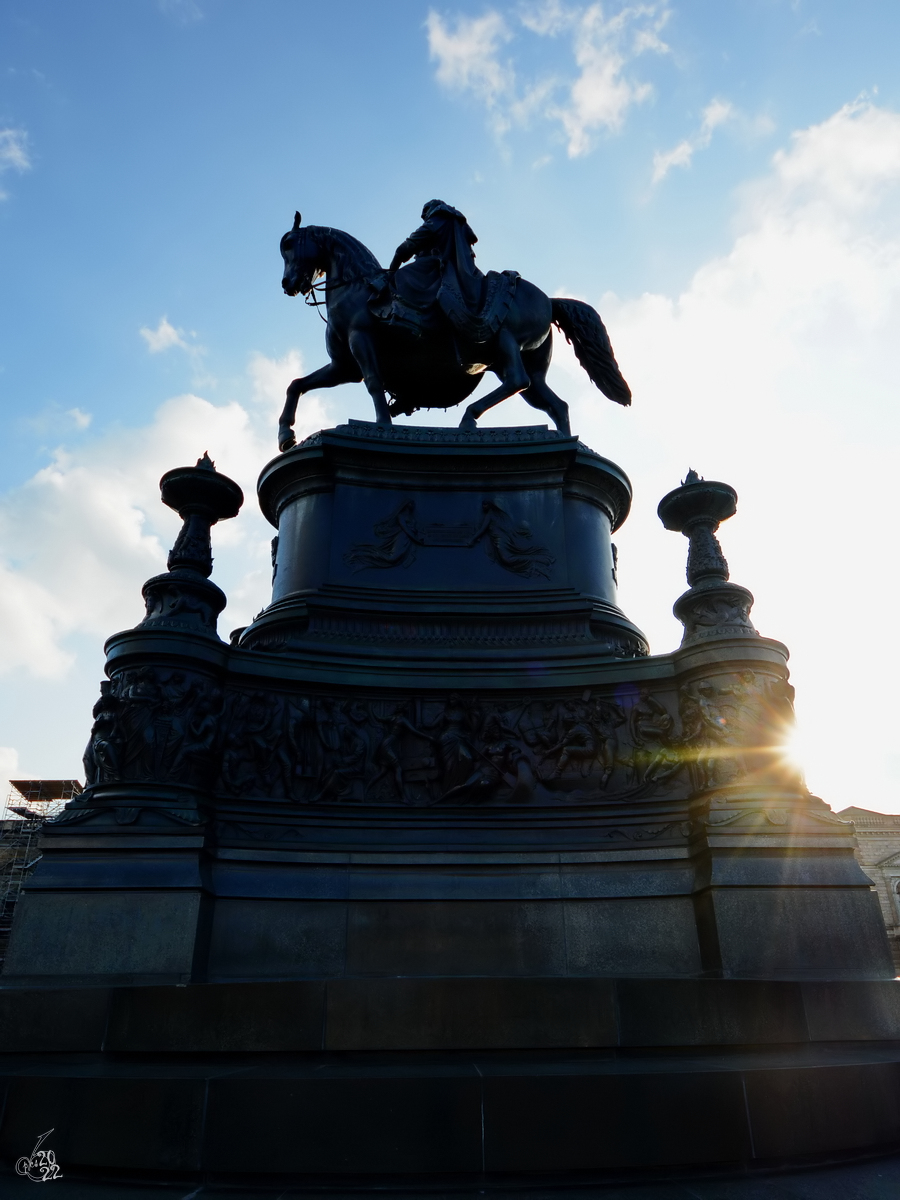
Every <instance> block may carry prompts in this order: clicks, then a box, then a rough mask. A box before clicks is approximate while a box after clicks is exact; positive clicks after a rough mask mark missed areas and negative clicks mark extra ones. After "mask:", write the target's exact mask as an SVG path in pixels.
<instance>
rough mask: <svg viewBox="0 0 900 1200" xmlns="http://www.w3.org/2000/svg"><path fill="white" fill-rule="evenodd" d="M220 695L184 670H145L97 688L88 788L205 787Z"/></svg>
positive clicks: (87, 763) (130, 672)
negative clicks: (129, 785) (129, 784)
mask: <svg viewBox="0 0 900 1200" xmlns="http://www.w3.org/2000/svg"><path fill="white" fill-rule="evenodd" d="M221 711H222V693H221V691H220V690H219V689H218V688H216V687H214V686H212V685H211V684H210V683H209V681H208V680H206V679H203V678H201V677H199V676H195V675H191V674H189V673H187V672H184V671H165V670H159V669H155V668H151V667H140V668H136V669H133V670H127V671H122V672H119V673H118V674H117V675H115V676H114V677H113V679H111V680H109V681H104V682H103V683H102V684H101V685H100V699H99V700H98V701H97V703H96V704H95V705H94V709H93V717H94V724H93V726H92V728H91V735H90V739H89V741H88V745H87V749H86V750H85V753H84V770H85V778H86V781H87V784H88V785H96V784H101V783H122V782H127V781H135V782H151V783H152V782H160V783H166V782H171V783H183V784H190V785H194V786H197V787H207V786H209V784H210V782H211V778H210V775H211V772H212V769H213V764H214V760H215V750H216V739H217V731H218V724H219V716H220V714H221Z"/></svg>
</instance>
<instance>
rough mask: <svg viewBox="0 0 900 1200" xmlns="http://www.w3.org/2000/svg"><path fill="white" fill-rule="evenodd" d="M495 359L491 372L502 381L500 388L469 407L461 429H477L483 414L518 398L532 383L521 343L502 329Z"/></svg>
mask: <svg viewBox="0 0 900 1200" xmlns="http://www.w3.org/2000/svg"><path fill="white" fill-rule="evenodd" d="M495 357H496V359H497V360H498V361H497V362H496V363H491V370H492V371H493V372H494V374H495V375H496V376H497V378H498V379H499V380H500V386H499V387H496V388H494V390H493V391H492V392H488V394H487V395H486V396H482V398H481V399H480V400H475V401H473V403H472V404H470V405H469V407H468V408H467V409H466V411H465V413H464V414H463V419H462V420H461V421H460V423H459V427H460V429H469V430H473V429H477V428H478V426H477V425H476V424H475V422H476V421H477V420H478V418H479V417H480V416H482V414H483V413H486V412H487V410H488V409H489V408H493V407H494V405H495V404H499V403H500V401H501V400H508V399H509V398H510V396H518V394H519V392H524V391H525V389H526V388H527V387H528V385H529V383H530V382H531V381H530V379H529V378H528V372H527V371H526V370H525V364H524V363H523V362H522V354H521V352H520V350H519V343H518V342H517V341H516V339H515V338H514V337H513V335H512V334H511V333H510V332H509V330H507V329H501V331H500V333H498V334H497V342H496V351H495Z"/></svg>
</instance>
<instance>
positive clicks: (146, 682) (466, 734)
mask: <svg viewBox="0 0 900 1200" xmlns="http://www.w3.org/2000/svg"><path fill="white" fill-rule="evenodd" d="M791 699H792V689H791V688H790V686H789V685H787V684H786V683H785V682H784V681H783V680H781V679H780V678H778V677H776V676H773V675H769V674H766V673H764V672H755V671H749V670H748V671H744V672H740V673H731V674H722V675H718V676H714V677H711V678H708V679H699V680H695V681H692V682H690V683H687V684H684V685H683V686H682V687H681V688H680V690H679V691H678V692H677V693H672V692H668V693H666V692H665V691H663V692H659V693H657V692H654V691H652V690H651V689H650V688H648V687H644V688H642V689H640V690H639V691H638V692H636V693H634V694H633V695H628V694H626V695H622V696H615V697H614V696H611V695H608V694H607V695H604V694H599V695H597V694H593V693H592V692H591V691H590V690H587V691H584V692H582V693H581V694H580V695H571V694H570V695H568V696H562V697H551V698H534V697H533V696H528V695H526V696H524V697H518V698H517V699H516V700H515V701H513V700H503V699H491V698H483V697H478V698H473V697H470V696H466V695H461V694H459V693H456V692H454V693H451V694H450V695H449V696H447V697H445V698H440V697H435V698H428V697H420V698H412V699H409V700H406V701H399V702H398V701H396V700H388V699H379V698H362V697H361V698H356V699H348V698H339V697H335V696H330V695H313V694H308V695H297V694H289V695H286V694H280V693H275V692H269V691H259V690H233V691H229V692H228V694H227V695H226V696H223V694H222V692H221V690H220V689H219V688H217V687H215V686H214V685H213V684H212V683H211V682H210V681H209V680H207V679H205V678H202V677H200V676H195V675H193V674H191V673H189V672H184V671H177V670H162V669H157V668H149V667H143V668H138V669H128V670H124V671H122V672H120V673H118V674H117V675H116V676H115V677H114V678H113V679H112V680H110V681H109V682H108V683H104V684H103V685H102V687H101V695H100V698H99V700H98V701H97V703H96V705H95V706H94V713H93V715H94V723H93V727H92V729H91V736H90V741H89V743H88V746H87V749H86V751H85V756H84V764H85V773H86V776H87V782H88V784H90V785H100V784H105V783H122V782H128V781H136V782H138V781H139V782H157V783H161V784H166V783H178V784H188V785H192V786H196V787H198V788H203V789H211V790H213V791H214V792H215V793H216V794H217V795H219V796H220V797H221V798H222V800H223V801H227V800H228V799H231V800H233V801H250V802H254V803H255V802H257V801H261V800H268V801H276V802H282V803H287V804H302V805H325V804H328V805H331V804H355V805H374V806H387V807H391V806H396V805H400V804H402V805H409V806H416V807H431V806H441V805H450V806H460V805H466V806H473V805H474V806H481V805H489V806H503V805H535V804H536V805H559V804H596V803H601V802H605V801H610V802H613V801H615V802H618V803H624V802H635V803H638V802H640V801H641V800H644V799H650V798H657V797H672V798H673V799H674V798H678V797H681V798H686V797H687V796H688V794H690V793H697V792H703V791H709V790H711V789H715V788H718V787H723V786H726V785H728V784H731V783H735V782H738V781H740V780H745V779H746V780H751V781H752V780H759V779H762V778H769V777H770V775H771V772H773V771H776V770H779V771H781V772H782V778H783V768H781V767H779V766H778V754H777V750H776V749H775V748H776V747H777V746H778V744H779V743H780V741H781V740H782V738H783V733H784V730H785V727H786V726H787V725H788V724H789V723H790V720H791V717H792V709H791ZM673 702H674V703H673ZM767 772H768V773H769V775H767V774H766V773H767Z"/></svg>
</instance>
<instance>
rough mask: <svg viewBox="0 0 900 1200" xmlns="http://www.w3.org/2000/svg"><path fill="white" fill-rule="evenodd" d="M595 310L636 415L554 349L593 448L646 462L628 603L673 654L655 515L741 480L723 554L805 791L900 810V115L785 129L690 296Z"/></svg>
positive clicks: (672, 540) (628, 538) (843, 113)
mask: <svg viewBox="0 0 900 1200" xmlns="http://www.w3.org/2000/svg"><path fill="white" fill-rule="evenodd" d="M594 302H595V303H596V304H597V307H598V308H599V309H600V310H601V312H602V313H603V316H604V319H605V320H606V321H607V324H608V327H609V329H610V333H611V336H612V339H613V343H614V345H615V348H616V353H617V356H618V359H619V362H620V364H621V365H622V368H623V371H624V373H625V375H626V378H628V380H629V382H630V383H631V385H632V388H633V391H634V406H633V408H632V409H630V410H619V409H617V408H616V407H615V406H613V405H605V407H601V405H604V404H605V402H604V401H603V400H602V399H601V398H600V397H599V396H598V394H597V393H596V392H594V391H592V390H591V389H590V388H589V386H587V385H586V384H585V383H584V382H583V378H584V377H583V375H581V373H580V372H579V369H578V367H577V364H575V362H574V359H573V358H572V355H571V352H570V351H569V349H568V347H566V346H565V344H564V343H562V340H561V339H557V343H556V347H557V351H558V359H559V369H560V370H561V371H562V372H564V373H565V374H566V375H567V376H568V378H567V379H566V380H565V381H564V382H563V383H562V384H560V383H559V382H558V383H557V384H556V385H555V386H556V388H557V390H559V391H561V392H563V394H565V395H567V397H572V408H573V416H574V423H575V427H576V428H577V429H578V430H579V433H580V434H581V436H582V437H584V438H585V440H586V441H588V443H589V444H591V445H593V446H595V447H596V448H597V449H599V450H600V451H601V452H602V453H604V454H608V455H610V456H611V457H613V458H614V459H616V461H619V462H621V463H623V465H624V466H625V467H626V469H627V468H628V467H629V464H631V465H632V466H637V465H639V466H640V478H641V481H642V490H641V492H640V493H639V494H638V495H637V497H636V502H635V508H634V512H633V514H632V517H631V519H630V520H629V523H628V525H627V526H626V527H625V528H624V529H623V531H622V532H621V534H619V535H618V537H617V541H618V542H619V545H620V551H621V554H620V573H619V574H620V580H621V582H622V591H621V600H622V605H623V607H624V609H625V611H626V612H628V613H629V615H630V616H631V617H632V618H633V619H634V620H636V621H637V623H638V624H639V625H641V626H643V627H644V628H645V629H646V630H647V632H648V633H649V634H650V636H651V642H652V645H653V648H654V650H655V651H656V652H661V651H665V650H667V649H669V648H670V647H671V646H673V645H675V644H677V640H678V637H679V631H678V628H677V626H676V623H675V622H674V620H673V619H672V618H670V617H669V616H668V615H667V609H668V607H669V604H670V602H671V600H674V598H675V596H676V595H677V592H678V590H679V587H683V586H684V575H683V570H684V561H685V550H686V543H685V542H684V540H683V539H681V538H677V537H674V536H673V535H672V534H668V533H666V532H665V531H664V530H663V529H662V527H661V525H660V524H659V522H658V520H657V519H656V513H655V507H656V502H657V501H658V499H659V498H660V497H661V496H662V495H663V494H664V493H665V492H666V491H668V490H669V489H670V488H672V487H674V486H676V485H677V483H678V481H679V479H681V478H682V477H683V476H684V473H685V471H686V469H687V468H688V466H694V467H696V468H697V469H698V470H699V471H700V472H701V473H702V474H704V475H706V476H707V477H708V478H719V479H723V478H724V479H725V480H726V481H728V482H730V483H732V484H733V485H734V486H736V487H737V490H738V492H739V494H740V498H741V502H740V511H739V513H738V515H737V517H736V518H735V519H734V520H733V521H730V522H728V523H727V524H726V525H725V526H723V528H722V530H721V537H722V542H723V545H724V548H725V552H726V555H727V557H728V559H729V561H730V563H731V567H732V576H733V578H735V579H736V580H737V581H738V582H740V583H743V584H745V585H746V586H748V587H750V588H751V590H752V591H754V592H755V594H756V597H757V604H756V607H755V609H754V617H755V620H756V624H757V627H758V628H759V629H760V630H761V632H763V633H764V634H766V635H768V636H772V637H776V638H780V639H782V640H784V641H785V642H786V643H787V645H788V646H789V647H790V649H791V653H792V660H791V663H792V670H793V675H794V682H795V684H796V685H797V690H798V697H797V703H798V713H799V716H800V719H801V722H802V724H803V735H804V736H803V740H804V742H805V744H806V745H807V746H808V747H809V746H813V747H814V756H813V759H812V761H811V762H810V766H809V769H808V776H809V782H810V785H811V786H812V787H813V788H814V789H816V790H819V791H820V792H821V793H822V794H823V795H824V796H825V799H826V800H828V801H829V802H830V803H833V804H834V805H835V807H838V808H840V807H844V806H845V805H847V804H851V803H854V804H859V805H862V806H863V807H872V808H883V809H887V810H891V809H893V810H894V811H900V779H898V775H897V771H896V763H895V762H891V761H890V756H891V754H892V753H893V752H894V750H893V747H894V743H895V741H896V738H895V736H894V734H893V726H892V717H891V716H890V714H891V713H892V712H893V709H894V704H895V701H894V688H895V685H894V680H895V679H896V677H897V673H898V670H900V634H898V632H897V631H896V629H895V628H894V625H893V623H892V622H891V620H890V617H889V616H886V614H887V613H888V612H889V606H890V603H891V599H890V598H891V597H893V596H894V595H895V594H896V592H897V586H898V583H900V567H898V565H897V559H896V555H894V554H893V553H892V551H891V547H893V546H894V544H895V543H896V533H895V528H894V526H895V522H896V507H897V506H896V487H895V478H896V473H897V469H896V463H897V459H898V452H900V407H898V405H897V380H898V379H900V338H898V337H897V332H896V331H897V329H898V328H900V113H896V112H891V111H888V110H886V109H883V108H877V107H875V106H874V105H872V104H868V103H859V102H858V103H855V104H851V105H847V106H846V107H844V108H842V109H841V110H840V111H839V112H837V113H835V114H834V115H833V116H832V117H830V118H829V119H828V120H826V121H823V122H821V123H820V124H818V125H814V126H811V127H810V128H808V129H805V130H802V131H800V132H798V133H796V134H795V135H794V136H793V138H792V139H791V143H790V145H789V146H787V147H786V148H784V149H783V150H781V151H780V152H779V153H778V154H776V155H775V157H774V159H773V161H772V166H771V170H770V172H769V173H768V174H767V176H766V177H765V178H764V179H762V180H759V181H757V182H756V183H754V184H753V185H752V186H748V187H747V188H746V189H745V190H744V193H743V196H742V201H741V209H740V212H739V215H738V229H737V234H736V237H735V240H734V243H733V245H732V247H731V249H730V251H729V252H728V253H727V254H725V255H723V256H721V257H718V258H715V259H713V260H712V261H710V262H708V263H707V264H705V265H704V266H703V267H701V269H700V270H698V271H697V272H696V274H695V275H694V277H693V279H692V280H691V282H690V285H689V286H688V287H687V288H686V289H685V291H684V292H683V293H682V294H681V295H679V296H666V295H659V294H647V295H644V296H642V297H640V298H636V299H632V300H618V299H617V298H616V297H614V296H606V297H603V298H599V297H597V298H595V300H594Z"/></svg>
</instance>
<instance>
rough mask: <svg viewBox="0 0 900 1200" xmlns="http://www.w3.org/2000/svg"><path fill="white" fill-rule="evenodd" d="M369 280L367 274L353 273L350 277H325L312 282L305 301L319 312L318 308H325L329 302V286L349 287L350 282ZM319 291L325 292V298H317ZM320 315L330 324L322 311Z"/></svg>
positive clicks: (304, 298)
mask: <svg viewBox="0 0 900 1200" xmlns="http://www.w3.org/2000/svg"><path fill="white" fill-rule="evenodd" d="M368 282H369V280H368V279H367V278H366V277H365V275H352V276H351V277H350V278H349V279H335V280H333V281H332V280H328V279H323V280H322V282H321V283H311V284H310V285H309V291H308V292H307V293H306V294H305V295H304V297H303V303H304V304H305V305H307V307H309V308H314V309H316V311H317V312H318V310H319V309H320V308H324V307H326V306H327V304H328V289H329V288H341V287H347V285H348V284H350V283H368ZM319 292H324V293H325V299H324V300H319V299H318V298H317V293H319ZM319 317H320V318H321V320H323V321H324V322H325V324H326V325H327V324H328V319H327V317H323V316H322V314H321V313H319Z"/></svg>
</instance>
